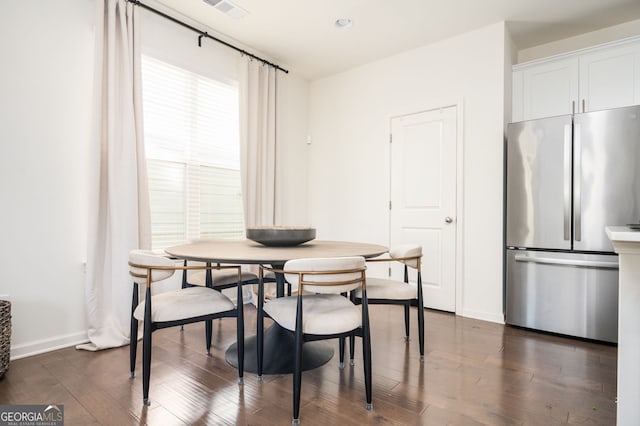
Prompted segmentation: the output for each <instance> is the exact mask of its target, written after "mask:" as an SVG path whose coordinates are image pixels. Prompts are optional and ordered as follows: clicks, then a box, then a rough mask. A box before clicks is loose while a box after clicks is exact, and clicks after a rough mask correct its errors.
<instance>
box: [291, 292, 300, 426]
mask: <svg viewBox="0 0 640 426" xmlns="http://www.w3.org/2000/svg"><path fill="white" fill-rule="evenodd" d="M302 338H303V331H302V296H298V308H297V312H296V332H295V346H296V355H295V357H296V358H295V365H294V371H293V422H292V423H293V424H294V425H298V424H299V423H300V388H301V386H302Z"/></svg>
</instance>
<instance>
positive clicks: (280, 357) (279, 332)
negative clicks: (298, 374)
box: [225, 324, 333, 374]
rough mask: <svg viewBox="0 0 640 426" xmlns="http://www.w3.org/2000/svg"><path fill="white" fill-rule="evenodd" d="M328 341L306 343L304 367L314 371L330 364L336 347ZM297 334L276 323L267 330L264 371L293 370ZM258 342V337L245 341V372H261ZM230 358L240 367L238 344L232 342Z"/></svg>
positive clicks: (275, 372)
mask: <svg viewBox="0 0 640 426" xmlns="http://www.w3.org/2000/svg"><path fill="white" fill-rule="evenodd" d="M329 345H330V344H329V343H327V342H321V341H315V342H306V343H305V344H304V345H303V346H302V370H311V369H314V368H317V367H320V366H321V365H323V364H325V363H327V362H328V361H329V360H330V359H331V358H332V357H333V348H332V347H331V346H329ZM294 348H295V345H294V337H293V334H292V333H291V332H289V331H288V330H285V329H284V328H282V327H280V326H279V325H278V324H273V325H271V326H270V327H269V328H267V329H265V330H264V356H263V364H262V366H263V368H262V370H263V371H262V373H263V374H288V373H293V368H294V357H295V349H294ZM257 353H258V341H257V338H256V336H251V337H248V338H246V339H245V340H244V371H248V372H249V373H257V372H258V356H257ZM225 357H226V360H227V362H228V363H229V364H231V365H233V366H234V367H236V368H237V367H238V346H237V343H234V344H232V345H231V346H229V348H228V349H227V352H226V354H225Z"/></svg>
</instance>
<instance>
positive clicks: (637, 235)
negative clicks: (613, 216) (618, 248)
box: [605, 226, 640, 243]
mask: <svg viewBox="0 0 640 426" xmlns="http://www.w3.org/2000/svg"><path fill="white" fill-rule="evenodd" d="M605 231H606V232H607V236H608V237H609V239H610V240H611V241H628V242H637V243H640V231H638V230H633V229H631V228H629V227H628V226H607V227H606V228H605Z"/></svg>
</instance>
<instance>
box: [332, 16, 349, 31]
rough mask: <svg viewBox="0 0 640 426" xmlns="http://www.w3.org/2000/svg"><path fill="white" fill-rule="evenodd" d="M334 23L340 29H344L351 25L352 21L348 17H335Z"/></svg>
mask: <svg viewBox="0 0 640 426" xmlns="http://www.w3.org/2000/svg"><path fill="white" fill-rule="evenodd" d="M335 25H336V27H338V28H340V29H344V28H349V27H351V25H353V22H352V21H351V19H349V18H340V19H336V22H335Z"/></svg>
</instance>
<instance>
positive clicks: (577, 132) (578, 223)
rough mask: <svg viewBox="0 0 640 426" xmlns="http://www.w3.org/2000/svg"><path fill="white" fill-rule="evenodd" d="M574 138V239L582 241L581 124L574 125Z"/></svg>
mask: <svg viewBox="0 0 640 426" xmlns="http://www.w3.org/2000/svg"><path fill="white" fill-rule="evenodd" d="M573 132H574V133H573V137H574V147H573V149H574V152H573V155H574V162H573V168H574V175H573V176H574V184H573V215H574V216H573V220H574V222H573V227H574V229H573V238H574V239H575V241H580V240H581V239H582V206H581V203H582V193H581V192H582V189H581V182H582V139H581V137H582V132H581V128H580V123H575V124H574V125H573Z"/></svg>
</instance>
